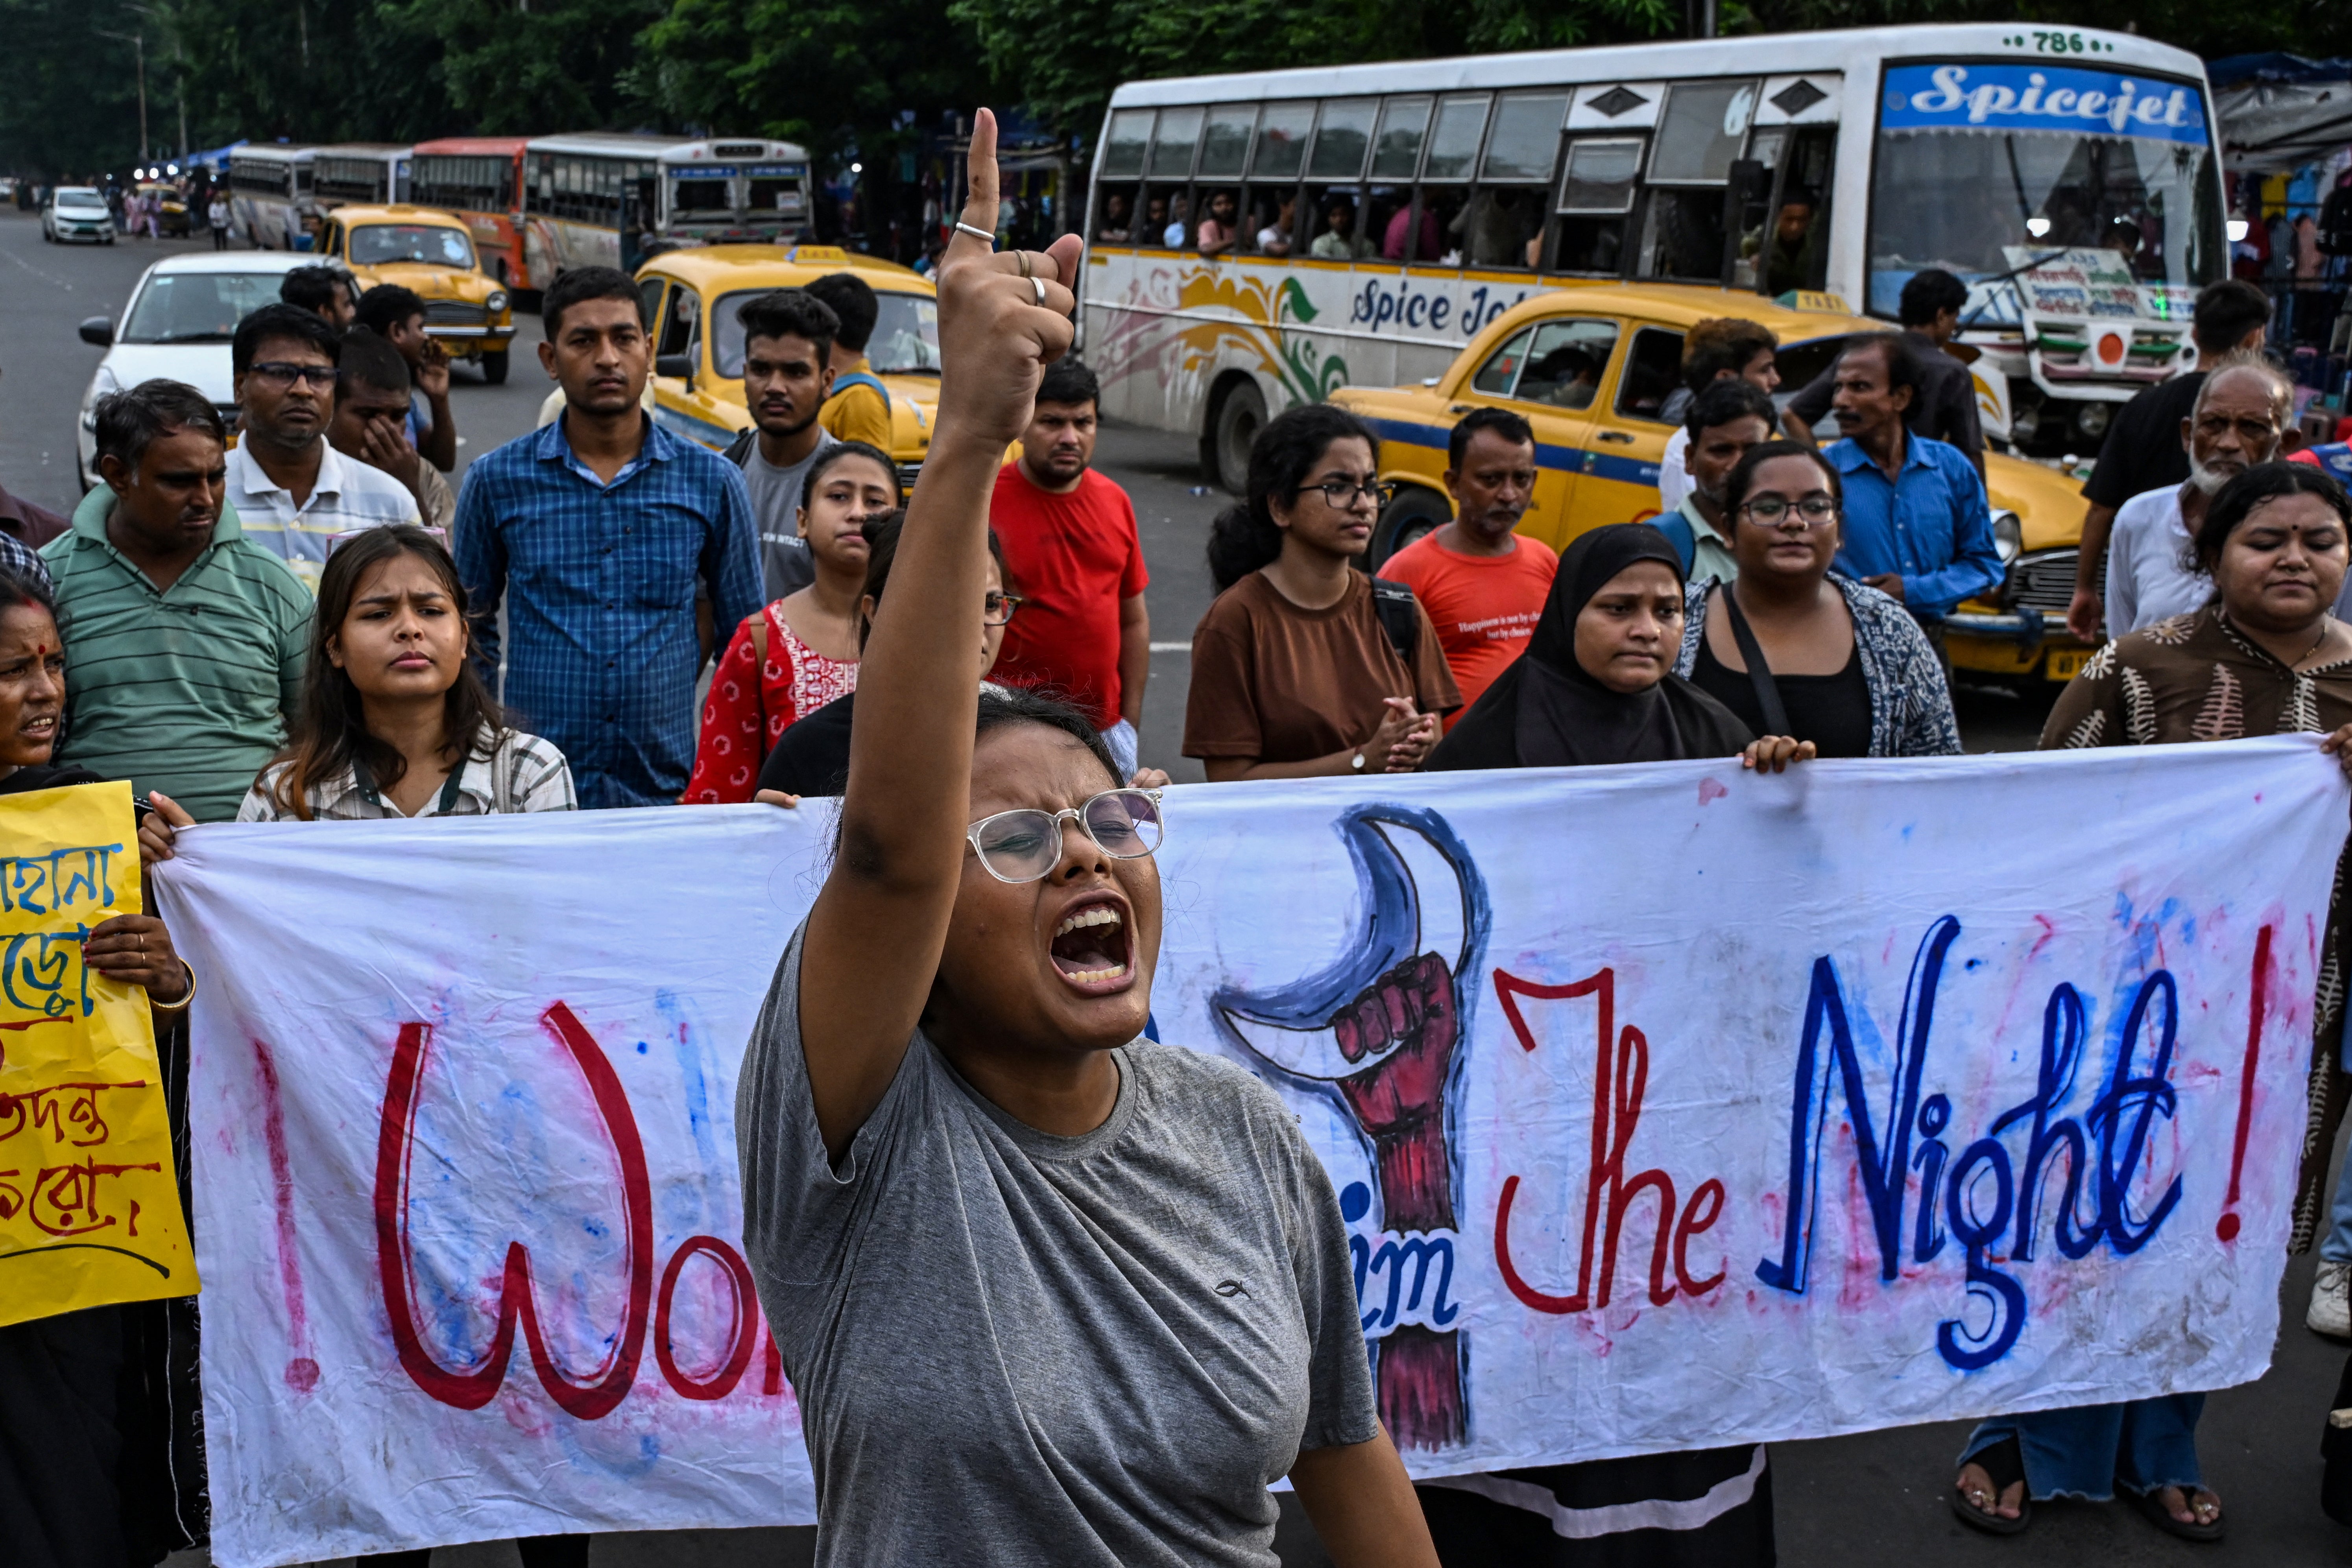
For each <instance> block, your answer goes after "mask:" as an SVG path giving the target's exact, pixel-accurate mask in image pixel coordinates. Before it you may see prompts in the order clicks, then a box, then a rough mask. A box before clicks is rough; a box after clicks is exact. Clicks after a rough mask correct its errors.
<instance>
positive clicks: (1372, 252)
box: [1081, 26, 2228, 487]
mask: <svg viewBox="0 0 2352 1568" xmlns="http://www.w3.org/2000/svg"><path fill="white" fill-rule="evenodd" d="M2218 152H2219V141H2218V138H2217V136H2216V134H2215V132H2214V130H2213V126H2212V122H2211V120H2210V114H2209V112H2208V108H2207V90H2206V83H2205V74H2204V68H2203V66H2202V65H2201V63H2200V61H2199V59H2198V57H2196V56H2194V55H2191V54H2189V53H2187V52H2185V51H2183V50H2180V49H2176V48H2171V47H2167V46H2165V45H2162V44H2158V43H2155V42H2152V41H2150V40H2148V39H2146V38H2141V37H2133V36H2130V35H2127V34H2120V33H2101V32H2093V31H2089V30H2087V29H2085V30H2075V29H2071V28H2069V29H2058V30H2051V29H2047V28H2042V27H2036V26H2013V27H2012V26H1906V27H1879V28H1866V29H1857V30H1853V31H1848V32H1836V33H1811V34H1779V35H1772V36H1767V37H1739V38H1719V39H1711V40H1706V41H1701V42H1690V43H1673V44H1648V45H1640V46H1633V47H1612V48H1593V49H1570V50H1553V51H1545V52H1540V53H1528V54H1515V55H1494V56H1485V57H1467V58H1460V59H1445V60H1415V61H1406V62H1398V63H1394V64H1387V65H1364V66H1343V67H1337V68H1305V69H1293V70H1280V71H1270V72H1262V73H1253V74H1246V75H1243V74H1235V75H1226V76H1213V77H1193V78H1170V79H1164V80H1158V81H1142V82H1131V83H1129V84H1127V85H1126V86H1123V87H1121V88H1120V89H1118V91H1117V92H1116V93H1115V94H1114V95H1113V97H1112V99H1111V103H1110V108H1109V110H1108V115H1107V117H1106V119H1105V121H1104V125H1103V130H1102V134H1101V136H1100V138H1099V139H1098V141H1097V151H1096V158H1095V167H1094V180H1093V184H1092V191H1091V194H1090V201H1091V210H1090V213H1089V215H1088V222H1087V237H1088V239H1089V241H1090V242H1091V255H1090V256H1089V257H1088V265H1087V268H1086V275H1085V277H1084V280H1083V312H1082V317H1081V321H1082V325H1083V328H1084V330H1085V342H1086V344H1087V354H1088V357H1089V359H1090V360H1092V361H1094V363H1095V365H1096V368H1097V371H1098V372H1099V373H1100V374H1101V375H1102V377H1103V385H1104V400H1103V412H1104V413H1108V414H1116V415H1118V416H1119V417H1122V418H1126V419H1131V420H1135V421H1138V422H1139V423H1146V424H1150V425H1153V426H1156V427H1159V428H1161V429H1169V430H1181V431H1187V432H1190V433H1192V434H1196V435H1198V436H1200V437H1201V438H1202V454H1203V462H1204V464H1206V465H1209V466H1210V467H1211V469H1212V471H1213V472H1217V471H1219V470H1220V469H1221V467H1222V466H1223V465H1220V464H1219V462H1218V460H1217V456H1216V454H1217V452H1218V450H1219V447H1220V443H1219V432H1220V428H1221V426H1224V425H1234V426H1236V427H1239V426H1241V425H1255V423H1259V422H1262V421H1263V420H1264V419H1265V417H1266V415H1267V413H1269V411H1276V410H1279V409H1281V408H1283V407H1285V406H1286V405H1288V404H1291V403H1294V402H1307V401H1313V400H1315V399H1318V398H1321V397H1323V396H1324V395H1326V394H1327V393H1328V392H1330V391H1331V390H1332V389H1333V388H1334V387H1337V386H1339V385H1341V384H1343V383H1347V382H1365V383H1370V384H1392V383H1397V382H1413V381H1419V380H1422V379H1423V378H1427V377H1432V376H1436V375H1438V374H1440V373H1441V372H1442V371H1444V370H1445V369H1446V368H1447V366H1448V365H1449V364H1450V363H1451V362H1452V361H1453V360H1454V357H1455V355H1457V354H1458V353H1459V352H1460V351H1461V350H1462V348H1463V345H1464V344H1465V343H1466V342H1467V341H1468V340H1470V339H1472V338H1473V337H1475V335H1476V334H1477V333H1478V331H1479V330H1480V329H1482V328H1484V327H1486V325H1487V324H1488V323H1490V322H1492V321H1493V320H1495V319H1496V318H1497V317H1499V316H1500V315H1501V314H1502V313H1503V312H1504V311H1506V310H1507V309H1509V308H1511V307H1512V306H1514V305H1516V304H1517V303H1518V302H1519V301H1520V300H1522V299H1525V298H1528V297H1530V296H1531V295H1534V294H1536V293H1538V292H1540V291H1542V290H1545V289H1555V288H1563V287H1575V286H1578V285H1581V284H1586V283H1591V282H1598V281H1629V282H1630V281H1654V282H1664V283H1678V284H1701V285H1708V286H1712V287H1716V288H1719V289H1722V290H1725V291H1726V295H1725V298H1724V299H1723V306H1722V308H1723V310H1724V312H1725V313H1731V312H1734V311H1736V310H1737V309H1738V296H1739V295H1741V294H1747V295H1762V296H1766V297H1769V298H1776V299H1779V300H1780V301H1781V302H1782V303H1784V304H1791V305H1798V306H1804V305H1808V304H1811V305H1815V306H1818V307H1819V308H1823V309H1829V310H1838V311H1843V310H1846V309H1848V308H1852V309H1854V310H1860V311H1866V312H1867V313H1868V314H1870V315H1872V316H1875V317H1879V318H1881V319H1892V318H1893V317H1894V315H1895V303H1896V299H1897V298H1898V297H1899V295H1900V294H1901V292H1902V288H1903V285H1904V283H1905V282H1906V280H1907V279H1908V278H1910V277H1911V276H1912V275H1913V274H1915V273H1916V272H1918V271H1920V270H1922V269H1923V268H1927V267H1943V268H1946V269H1947V270H1949V271H1951V272H1954V273H1956V274H1958V276H1959V277H1962V278H1963V279H1966V280H1967V281H1968V283H1969V291H1970V298H1969V307H1968V309H1967V311H1966V312H1965V314H1964V316H1963V328H1964V329H1963V331H1962V333H1961V339H1962V340H1963V341H1964V342H1965V343H1966V344H1968V345H1969V346H1971V347H1973V348H1974V349H1975V350H1978V351H1979V358H1978V359H1977V360H1976V361H1975V363H1974V366H1973V370H1974V372H1975V376H1976V381H1977V387H1978V394H1979V403H1980V405H1981V407H1982V412H1983V414H1984V423H1985V427H1986V431H1987V434H1989V435H1991V436H1993V437H1994V438H1995V439H1997V440H2002V441H2007V442H2009V443H2011V444H2013V445H2014V446H2015V447H2017V448H2018V449H2020V450H2021V451H2025V452H2030V453H2036V454H2041V455H2053V456H2054V455H2059V454H2061V453H2074V454H2088V453H2092V452H2095V451H2096V450H2097V448H2098V445H2099V442H2100V438H2101V437H2102V436H2103V435H2104V434H2105V430H2106V426H2107V422H2108V419H2109V418H2110V416H2111V415H2112V413H2113V412H2114V411H2115V409H2116V406H2117V405H2118V404H2120V403H2122V402H2124V401H2125V400H2126V399H2128V398H2129V397H2131V396H2132V394H2133V393H2135V392H2138V391H2139V390H2140V389H2141V388H2142V387H2143V386H2146V385H2147V384H2148V383H2150V382H2158V381H2162V380H2164V379H2165V378H2167V377H2168V376H2170V375H2172V374H2174V373H2175V372H2176V371H2180V370H2183V369H2186V368H2188V367H2189V365H2190V364H2191V363H2193V361H2194V358H2195V349H2194V347H2193V346H2192V345H2191V344H2190V342H2189V311H2190V305H2191V302H2192V300H2193V299H2194V298H2195V295H2196V292H2197V290H2198V288H2199V287H2201V286H2202V285H2204V284H2207V283H2210V282H2211V281H2213V280H2214V279H2216V278H2219V277H2222V276H2224V274H2225V272H2226V269H2227V267H2228V246H2227V241H2226V239H2225V238H2224V234H2223V216H2224V214H2223V212H2222V206H2223V203H2222V198H2221V171H2220V166H2219V162H2218V158H2217V153H2218ZM1220 198H1223V199H1225V200H1230V201H1231V202H1232V203H1233V204H1234V217H1233V219H1232V222H1231V225H1230V226H1231V227H1232V228H1234V230H1235V231H1237V236H1238V243H1237V244H1236V245H1235V246H1234V249H1233V250H1232V251H1231V252H1229V253H1227V254H1225V255H1223V256H1217V257H1215V258H1213V259H1204V258H1203V257H1202V256H1201V255H1200V253H1199V249H1198V245H1199V236H1200V225H1201V221H1202V218H1203V217H1204V216H1206V215H1208V214H1209V209H1210V207H1211V204H1213V203H1217V202H1218V201H1219V200H1220ZM1223 446H1224V449H1225V450H1226V451H1228V452H1230V451H1232V450H1234V449H1235V444H1234V443H1232V442H1226V443H1224V444H1223ZM1245 446H1246V444H1245V443H1242V444H1241V445H1240V449H1242V450H1245ZM1220 476H1221V477H1223V479H1224V480H1225V481H1226V482H1227V483H1228V484H1233V485H1235V486H1236V487H1237V482H1238V479H1239V477H1240V476H1239V475H1238V474H1233V473H1221V474H1220Z"/></svg>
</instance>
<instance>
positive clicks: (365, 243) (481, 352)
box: [319, 204, 514, 386]
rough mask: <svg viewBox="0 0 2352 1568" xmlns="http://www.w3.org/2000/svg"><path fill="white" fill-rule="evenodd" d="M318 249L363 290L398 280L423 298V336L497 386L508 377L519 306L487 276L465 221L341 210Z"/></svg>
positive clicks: (415, 211) (327, 223) (427, 210)
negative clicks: (472, 364) (349, 271)
mask: <svg viewBox="0 0 2352 1568" xmlns="http://www.w3.org/2000/svg"><path fill="white" fill-rule="evenodd" d="M319 248H320V249H321V250H322V251H324V252H326V254H327V255H329V256H332V257H334V258H335V259H336V260H338V261H340V262H341V263H342V264H343V265H344V266H346V267H350V268H351V269H352V275H353V276H354V277H358V279H359V280H360V287H362V288H363V289H365V288H373V287H375V286H376V285H377V284H379V283H397V284H399V285H400V286H401V287H403V288H408V289H413V290H415V293H416V295H417V297H418V298H421V299H423V300H424V301H425V336H426V337H429V338H431V339H433V340H436V342H438V343H439V344H440V345H441V347H442V348H443V349H445V350H447V351H448V354H449V357H450V358H451V359H453V360H472V361H475V362H476V363H478V364H479V365H480V366H481V367H482V379H483V380H485V381H487V382H489V383H490V384H491V385H492V386H498V385H500V384H502V383H503V382H505V381H506V379H507V367H508V364H509V346H510V345H511V344H512V343H513V341H514V308H513V302H512V300H510V299H509V298H508V295H507V291H506V289H505V288H504V287H501V286H500V285H499V281H498V279H496V278H494V277H491V276H490V275H489V274H488V273H486V272H484V271H483V270H482V267H481V263H480V260H479V258H478V257H477V256H475V254H474V236H473V235H471V234H470V233H468V232H467V228H466V225H465V224H464V223H462V222H461V221H459V220H458V219H457V218H454V217H451V216H450V215H449V214H447V213H445V212H441V211H438V210H436V209H435V208H432V207H415V206H409V205H407V204H401V205H398V206H388V207H375V206H356V205H355V206H346V207H337V208H335V209H334V210H333V211H332V212H331V213H329V214H326V216H325V218H324V219H323V221H322V225H321V229H320V245H319Z"/></svg>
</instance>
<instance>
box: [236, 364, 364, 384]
mask: <svg viewBox="0 0 2352 1568" xmlns="http://www.w3.org/2000/svg"><path fill="white" fill-rule="evenodd" d="M246 373H247V375H254V376H259V377H260V378H261V379H262V380H263V381H265V382H268V383H269V384H270V385H271V386H274V387H290V386H292V385H293V384H294V383H295V382H310V384H311V385H312V386H314V387H324V388H326V389H328V390H329V391H332V390H333V389H334V385H335V382H337V381H339V380H341V377H342V373H343V372H342V371H341V368H340V367H338V366H335V365H296V364H289V363H288V362H287V361H284V360H262V361H257V363H255V364H254V365H253V366H252V368H251V369H249V370H248V371H246Z"/></svg>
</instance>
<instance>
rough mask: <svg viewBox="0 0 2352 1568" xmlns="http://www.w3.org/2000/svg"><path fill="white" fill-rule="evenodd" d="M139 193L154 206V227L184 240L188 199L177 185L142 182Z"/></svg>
mask: <svg viewBox="0 0 2352 1568" xmlns="http://www.w3.org/2000/svg"><path fill="white" fill-rule="evenodd" d="M139 193H140V194H141V195H142V196H144V197H146V198H147V199H148V200H149V201H151V202H152V203H154V204H155V227H156V228H157V229H158V230H159V231H160V232H162V233H163V234H167V235H177V236H178V237H180V238H182V239H185V238H186V237H187V235H188V233H189V227H188V198H187V197H186V195H185V194H184V193H182V192H181V190H180V188H179V187H178V186H177V185H166V184H164V183H163V182H162V181H160V180H149V181H144V182H142V183H141V184H140V186H139Z"/></svg>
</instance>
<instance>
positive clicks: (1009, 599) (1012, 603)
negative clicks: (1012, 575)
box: [980, 593, 1028, 626]
mask: <svg viewBox="0 0 2352 1568" xmlns="http://www.w3.org/2000/svg"><path fill="white" fill-rule="evenodd" d="M1027 602H1028V601H1027V600H1025V599H1024V598H1022V597H1021V596H1020V595H1019V594H1017V593H992V594H990V595H989V596H988V597H987V598H985V599H983V600H982V601H980V623H981V624H982V625H983V626H1002V625H1003V624H1004V623H1005V622H1009V621H1011V620H1012V619H1013V612H1014V611H1016V610H1018V609H1020V608H1021V607H1022V606H1023V605H1024V604H1026V603H1027Z"/></svg>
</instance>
